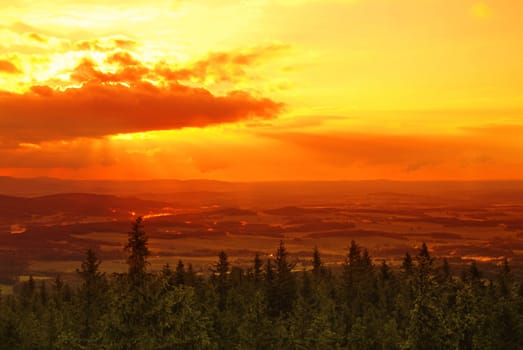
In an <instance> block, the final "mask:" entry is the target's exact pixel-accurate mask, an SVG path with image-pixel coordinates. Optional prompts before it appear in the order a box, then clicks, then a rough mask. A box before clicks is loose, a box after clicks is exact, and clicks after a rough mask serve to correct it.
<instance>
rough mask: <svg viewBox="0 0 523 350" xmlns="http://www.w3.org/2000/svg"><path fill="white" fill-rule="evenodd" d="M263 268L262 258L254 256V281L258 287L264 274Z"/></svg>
mask: <svg viewBox="0 0 523 350" xmlns="http://www.w3.org/2000/svg"><path fill="white" fill-rule="evenodd" d="M262 268H263V261H262V259H261V258H260V254H259V253H256V255H255V256H254V263H253V267H252V274H253V279H254V283H255V284H256V285H258V284H259V283H260V282H261V280H262V274H263V271H262Z"/></svg>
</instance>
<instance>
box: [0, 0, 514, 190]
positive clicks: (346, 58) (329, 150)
mask: <svg viewBox="0 0 523 350" xmlns="http://www.w3.org/2000/svg"><path fill="white" fill-rule="evenodd" d="M0 6H1V8H2V11H0V175H6V176H19V177H36V176H50V177H58V178H78V179H122V180H126V179H155V178H162V179H166V178H173V179H196V178H198V179H216V180H226V181H280V180H363V179H365V180H366V179H393V180H415V181H417V180H485V179H523V156H522V155H523V137H522V135H523V40H521V38H523V26H522V25H521V23H523V2H522V1H520V0H245V1H244V0H222V1H215V0H190V1H186V0H171V1H167V0H149V1H139V0H126V1H122V0H114V1H110V2H108V1H102V0H89V1H85V0H77V1H66V0H55V1H52V0H48V1H29V0H9V1H6V0H0Z"/></svg>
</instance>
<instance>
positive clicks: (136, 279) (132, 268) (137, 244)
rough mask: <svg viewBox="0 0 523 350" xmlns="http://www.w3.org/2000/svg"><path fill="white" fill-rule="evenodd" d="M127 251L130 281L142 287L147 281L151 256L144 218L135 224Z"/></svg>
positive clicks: (130, 234)
mask: <svg viewBox="0 0 523 350" xmlns="http://www.w3.org/2000/svg"><path fill="white" fill-rule="evenodd" d="M125 251H126V252H127V254H128V255H127V265H129V273H128V277H129V281H130V282H131V284H133V285H135V286H137V287H138V286H141V285H142V284H143V283H144V281H145V279H146V278H145V274H146V270H147V258H148V257H149V255H150V254H151V253H150V252H149V248H148V247H147V235H146V234H145V232H144V230H143V219H142V217H138V218H137V219H136V221H135V222H134V223H133V225H132V229H131V231H130V232H129V239H128V242H127V245H126V246H125Z"/></svg>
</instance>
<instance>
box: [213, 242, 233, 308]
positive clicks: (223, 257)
mask: <svg viewBox="0 0 523 350" xmlns="http://www.w3.org/2000/svg"><path fill="white" fill-rule="evenodd" d="M229 267H230V264H229V258H228V256H227V253H225V252H224V251H223V250H222V251H221V252H220V254H219V255H218V262H217V263H216V264H214V267H213V268H212V269H211V271H212V273H213V280H214V283H215V286H216V291H217V292H218V298H219V301H218V304H219V308H220V310H224V309H225V304H226V301H227V292H228V291H229V287H230V281H229Z"/></svg>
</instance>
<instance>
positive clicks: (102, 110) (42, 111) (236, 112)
mask: <svg viewBox="0 0 523 350" xmlns="http://www.w3.org/2000/svg"><path fill="white" fill-rule="evenodd" d="M281 107H282V106H281V105H280V104H278V103H276V102H274V101H271V100H269V99H266V98H255V97H253V96H251V95H249V94H247V93H245V92H241V91H237V92H231V93H229V94H227V95H225V96H215V95H213V94H212V93H210V92H209V91H207V90H205V89H202V88H193V87H188V86H183V85H180V84H171V85H169V86H165V87H157V86H154V85H152V84H149V83H145V82H135V83H133V84H132V85H131V86H124V85H122V84H102V83H88V84H86V85H84V86H83V87H81V88H70V89H67V90H64V91H60V90H53V89H51V88H50V87H48V86H35V87H33V88H32V90H31V91H30V92H28V93H25V94H16V93H0V111H1V112H0V113H1V114H0V141H2V140H3V141H4V142H5V140H9V139H13V138H15V140H16V141H18V142H41V141H44V140H59V139H69V138H76V137H100V136H104V135H110V134H117V133H130V132H143V131H150V130H166V129H179V128H183V127H189V126H192V127H204V126H207V125H213V124H220V123H228V122H235V121H240V120H244V119H248V118H250V117H254V116H258V117H262V118H272V117H274V116H275V115H276V114H277V113H278V112H279V111H280V109H281Z"/></svg>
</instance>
